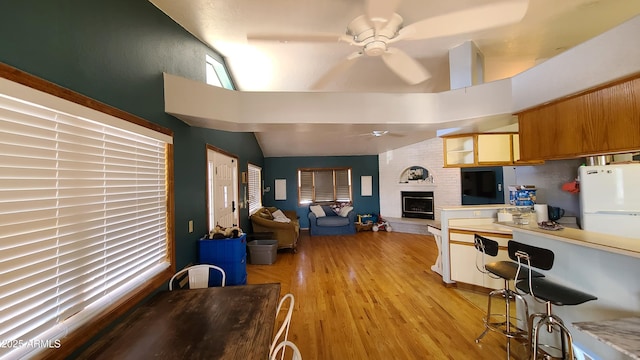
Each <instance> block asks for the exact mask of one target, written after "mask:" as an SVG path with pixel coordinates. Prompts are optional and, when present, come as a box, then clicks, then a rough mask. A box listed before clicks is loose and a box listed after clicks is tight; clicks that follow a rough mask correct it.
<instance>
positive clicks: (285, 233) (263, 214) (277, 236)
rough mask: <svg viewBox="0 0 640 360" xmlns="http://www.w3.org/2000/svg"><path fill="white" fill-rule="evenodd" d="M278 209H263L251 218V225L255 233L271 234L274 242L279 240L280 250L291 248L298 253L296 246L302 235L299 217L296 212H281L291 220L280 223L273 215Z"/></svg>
mask: <svg viewBox="0 0 640 360" xmlns="http://www.w3.org/2000/svg"><path fill="white" fill-rule="evenodd" d="M277 210H278V208H275V207H263V208H261V209H260V210H258V211H256V212H255V213H253V215H251V216H250V219H251V225H252V226H253V231H254V232H271V233H273V238H274V240H278V249H282V248H290V249H292V250H293V252H296V245H297V243H298V237H299V235H300V223H299V222H298V215H297V213H296V212H295V211H294V210H281V211H282V212H283V213H284V215H285V216H286V217H287V218H288V219H289V220H290V221H289V222H279V221H276V220H274V217H273V215H272V214H273V213H275V212H276V211H277Z"/></svg>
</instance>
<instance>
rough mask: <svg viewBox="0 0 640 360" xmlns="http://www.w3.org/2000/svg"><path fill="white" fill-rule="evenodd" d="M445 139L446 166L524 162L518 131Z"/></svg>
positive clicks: (456, 136) (497, 164)
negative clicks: (521, 157) (521, 156)
mask: <svg viewBox="0 0 640 360" xmlns="http://www.w3.org/2000/svg"><path fill="white" fill-rule="evenodd" d="M443 139H444V156H445V159H444V163H445V167H466V166H501V165H520V164H522V162H521V161H519V160H520V141H519V138H518V134H517V133H486V134H465V135H454V136H447V137H443ZM534 163H539V162H534ZM527 164H531V163H527Z"/></svg>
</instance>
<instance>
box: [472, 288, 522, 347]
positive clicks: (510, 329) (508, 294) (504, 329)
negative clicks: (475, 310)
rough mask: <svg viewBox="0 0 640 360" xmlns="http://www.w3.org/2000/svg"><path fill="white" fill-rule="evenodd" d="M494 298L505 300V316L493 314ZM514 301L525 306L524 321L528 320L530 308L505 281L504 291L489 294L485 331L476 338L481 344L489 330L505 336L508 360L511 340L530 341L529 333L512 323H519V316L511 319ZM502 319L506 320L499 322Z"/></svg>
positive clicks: (499, 290)
mask: <svg viewBox="0 0 640 360" xmlns="http://www.w3.org/2000/svg"><path fill="white" fill-rule="evenodd" d="M494 297H500V298H501V299H504V302H505V305H504V314H502V313H495V314H494V313H492V312H491V302H492V299H493V298H494ZM512 300H514V301H516V300H520V302H521V303H522V304H523V309H524V314H525V316H524V317H523V319H525V320H526V319H527V316H528V314H529V308H528V305H527V302H526V301H525V300H524V298H523V297H522V296H521V295H520V294H518V293H516V292H514V291H512V290H510V289H509V280H508V279H505V280H504V288H503V289H498V290H494V291H492V292H490V293H489V296H488V300H487V314H486V316H485V317H484V318H483V319H482V320H483V322H484V331H482V334H480V336H478V337H477V338H476V343H479V342H480V340H482V338H483V337H484V336H485V335H486V334H487V332H489V330H492V331H496V332H499V333H501V334H502V335H504V336H505V337H506V338H507V344H506V348H507V360H509V359H510V358H511V339H522V340H528V339H529V337H528V333H527V331H526V330H525V329H521V328H519V327H518V325H517V324H512V323H511V321H512V319H515V320H516V321H518V317H517V315H516V317H515V318H512V317H511V301H512ZM501 318H504V321H500V320H498V319H501ZM523 321H524V320H523Z"/></svg>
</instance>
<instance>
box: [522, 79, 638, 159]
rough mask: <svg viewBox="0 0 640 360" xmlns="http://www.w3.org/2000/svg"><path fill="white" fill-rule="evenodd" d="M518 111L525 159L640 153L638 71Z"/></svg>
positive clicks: (523, 157)
mask: <svg viewBox="0 0 640 360" xmlns="http://www.w3.org/2000/svg"><path fill="white" fill-rule="evenodd" d="M517 115H518V123H519V126H518V128H519V133H520V155H521V157H522V159H523V160H551V159H569V158H578V157H584V156H592V155H600V154H611V153H623V152H631V151H637V150H638V149H640V75H636V76H634V77H632V78H630V79H624V80H621V81H618V82H615V83H612V84H607V85H604V86H601V87H598V88H595V89H591V90H588V91H586V92H583V93H580V94H576V95H573V96H570V97H567V98H564V99H560V100H557V101H554V102H551V103H548V104H544V105H542V106H538V107H535V108H532V109H528V110H525V111H523V112H521V113H519V114H517Z"/></svg>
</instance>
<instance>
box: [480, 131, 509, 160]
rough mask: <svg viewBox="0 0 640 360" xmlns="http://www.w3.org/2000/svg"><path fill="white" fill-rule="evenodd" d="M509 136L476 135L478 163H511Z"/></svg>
mask: <svg viewBox="0 0 640 360" xmlns="http://www.w3.org/2000/svg"><path fill="white" fill-rule="evenodd" d="M511 162H512V156H511V134H478V163H479V164H481V163H511Z"/></svg>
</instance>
